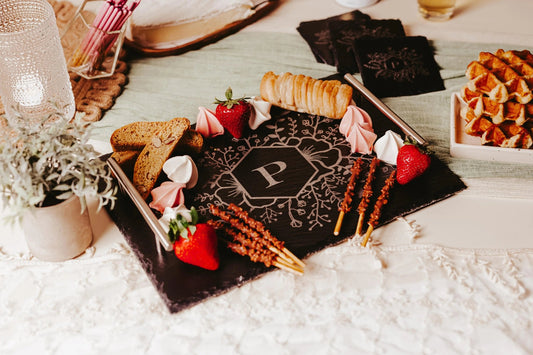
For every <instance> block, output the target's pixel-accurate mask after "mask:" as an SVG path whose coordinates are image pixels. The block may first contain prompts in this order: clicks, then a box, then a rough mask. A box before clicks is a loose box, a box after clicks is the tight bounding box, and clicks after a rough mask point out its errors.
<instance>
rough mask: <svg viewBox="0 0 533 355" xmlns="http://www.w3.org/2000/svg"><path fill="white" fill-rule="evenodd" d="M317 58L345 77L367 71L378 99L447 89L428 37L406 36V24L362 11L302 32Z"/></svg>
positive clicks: (303, 26)
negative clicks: (381, 18)
mask: <svg viewBox="0 0 533 355" xmlns="http://www.w3.org/2000/svg"><path fill="white" fill-rule="evenodd" d="M297 30H298V32H299V33H300V35H301V36H302V37H303V38H304V39H305V41H306V42H307V43H308V45H309V47H310V48H311V51H312V52H313V54H314V56H315V58H316V60H317V61H318V62H321V63H326V64H329V65H335V66H336V67H337V70H338V71H339V73H357V72H360V73H361V78H362V79H363V83H364V85H365V86H366V87H367V88H368V89H369V90H370V91H372V92H373V93H374V95H376V96H378V97H387V96H405V95H416V94H422V93H426V92H432V91H438V90H444V82H443V81H442V78H441V76H440V71H439V66H438V64H437V63H436V62H435V58H434V56H433V50H432V48H431V46H430V45H429V42H428V41H427V39H426V38H425V37H421V36H416V37H414V36H413V37H409V36H406V35H405V31H404V29H403V25H402V23H401V21H400V20H395V19H389V20H376V19H372V18H370V16H368V15H366V14H364V13H362V12H361V11H359V10H356V11H352V12H349V13H346V14H342V15H339V16H334V17H329V18H327V19H324V20H317V21H307V22H302V23H300V25H299V26H298V28H297Z"/></svg>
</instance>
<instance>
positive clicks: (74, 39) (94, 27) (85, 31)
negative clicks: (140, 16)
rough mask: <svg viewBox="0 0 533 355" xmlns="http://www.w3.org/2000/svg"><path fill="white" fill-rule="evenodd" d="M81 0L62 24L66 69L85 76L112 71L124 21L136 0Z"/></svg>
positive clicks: (103, 76)
mask: <svg viewBox="0 0 533 355" xmlns="http://www.w3.org/2000/svg"><path fill="white" fill-rule="evenodd" d="M127 2H128V1H127V0H106V1H102V0H84V1H83V2H82V3H81V5H80V6H79V7H78V9H77V10H76V13H75V14H74V17H73V18H72V20H71V21H70V22H69V23H68V25H67V26H66V27H65V30H64V32H63V34H62V35H61V41H62V44H63V47H64V48H65V57H66V60H67V67H68V69H69V71H71V72H74V73H76V74H78V75H80V76H81V77H83V78H86V79H98V78H105V77H109V76H111V75H113V73H114V72H115V68H116V65H117V62H118V59H119V56H120V51H121V49H122V44H123V43H124V35H125V33H126V27H127V21H128V20H129V17H130V15H131V12H132V11H133V9H135V7H136V6H137V5H138V2H139V1H134V2H133V3H131V4H129V5H128V4H127Z"/></svg>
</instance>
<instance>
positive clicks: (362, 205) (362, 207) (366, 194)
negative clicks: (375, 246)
mask: <svg viewBox="0 0 533 355" xmlns="http://www.w3.org/2000/svg"><path fill="white" fill-rule="evenodd" d="M378 164H379V159H378V158H375V157H374V158H373V159H372V162H371V163H370V168H369V170H368V176H367V178H366V182H365V187H363V196H362V197H361V201H360V202H359V207H358V208H357V210H358V211H359V220H358V221H357V228H356V229H355V235H361V230H362V229H363V220H364V219H365V211H366V208H367V207H368V203H369V202H370V198H371V197H372V193H373V192H372V182H373V181H374V176H375V172H376V168H377V166H378Z"/></svg>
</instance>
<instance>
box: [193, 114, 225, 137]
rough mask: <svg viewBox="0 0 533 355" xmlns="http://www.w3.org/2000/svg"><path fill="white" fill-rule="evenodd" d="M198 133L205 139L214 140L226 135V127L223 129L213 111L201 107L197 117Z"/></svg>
mask: <svg viewBox="0 0 533 355" xmlns="http://www.w3.org/2000/svg"><path fill="white" fill-rule="evenodd" d="M196 131H198V132H199V133H200V134H201V135H202V136H204V138H212V137H216V136H218V135H221V134H224V127H222V125H221V124H220V122H219V121H218V118H217V117H216V116H215V113H214V112H213V111H211V110H209V109H207V108H205V107H201V106H200V107H198V116H197V117H196Z"/></svg>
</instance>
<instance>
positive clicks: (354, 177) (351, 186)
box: [333, 157, 363, 235]
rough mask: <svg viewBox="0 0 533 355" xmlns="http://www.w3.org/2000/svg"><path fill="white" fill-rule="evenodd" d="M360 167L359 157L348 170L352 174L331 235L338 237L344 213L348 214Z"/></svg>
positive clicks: (361, 160) (360, 159) (360, 160)
mask: <svg viewBox="0 0 533 355" xmlns="http://www.w3.org/2000/svg"><path fill="white" fill-rule="evenodd" d="M362 165H363V158H361V157H360V158H359V159H357V160H356V161H354V162H353V165H352V168H351V169H350V171H351V172H352V176H350V181H348V185H347V186H346V192H344V200H343V201H342V203H341V206H340V208H339V217H338V218H337V223H336V224H335V229H334V230H333V235H339V232H340V230H341V226H342V221H343V219H344V215H345V214H346V212H349V211H350V210H351V209H352V199H353V195H354V193H355V184H356V183H357V179H358V178H359V174H360V173H361V170H362Z"/></svg>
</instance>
